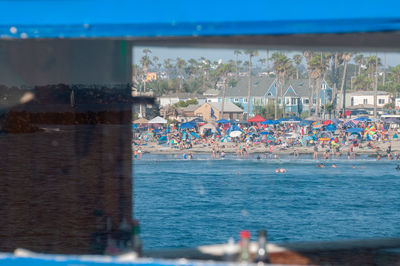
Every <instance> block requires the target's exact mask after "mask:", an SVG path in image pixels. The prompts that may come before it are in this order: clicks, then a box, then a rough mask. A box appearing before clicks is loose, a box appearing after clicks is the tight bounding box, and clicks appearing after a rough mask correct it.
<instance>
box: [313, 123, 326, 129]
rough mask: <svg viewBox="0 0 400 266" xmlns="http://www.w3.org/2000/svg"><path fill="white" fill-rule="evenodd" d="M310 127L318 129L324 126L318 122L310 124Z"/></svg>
mask: <svg viewBox="0 0 400 266" xmlns="http://www.w3.org/2000/svg"><path fill="white" fill-rule="evenodd" d="M311 125H312V128H315V129H318V128H321V127H323V126H324V125H323V124H322V123H320V122H314V123H312V124H311Z"/></svg>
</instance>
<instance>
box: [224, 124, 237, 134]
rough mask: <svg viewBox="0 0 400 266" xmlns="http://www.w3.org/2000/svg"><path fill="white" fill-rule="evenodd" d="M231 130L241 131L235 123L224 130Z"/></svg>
mask: <svg viewBox="0 0 400 266" xmlns="http://www.w3.org/2000/svg"><path fill="white" fill-rule="evenodd" d="M232 131H241V129H240V127H238V126H237V125H232V126H231V127H230V128H228V130H227V131H226V132H227V133H228V134H229V133H231V132H232Z"/></svg>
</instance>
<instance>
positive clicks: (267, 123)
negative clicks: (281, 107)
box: [261, 120, 276, 125]
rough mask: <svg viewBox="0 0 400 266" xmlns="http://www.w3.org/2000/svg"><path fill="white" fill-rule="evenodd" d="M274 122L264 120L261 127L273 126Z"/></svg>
mask: <svg viewBox="0 0 400 266" xmlns="http://www.w3.org/2000/svg"><path fill="white" fill-rule="evenodd" d="M275 124H276V122H275V120H265V121H264V122H261V125H275Z"/></svg>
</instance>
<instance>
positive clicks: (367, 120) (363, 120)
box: [353, 116, 371, 122]
mask: <svg viewBox="0 0 400 266" xmlns="http://www.w3.org/2000/svg"><path fill="white" fill-rule="evenodd" d="M353 120H354V121H358V122H370V121H371V119H369V118H368V117H366V116H360V117H357V118H355V119H353Z"/></svg>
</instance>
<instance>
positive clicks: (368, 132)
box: [364, 125, 376, 139]
mask: <svg viewBox="0 0 400 266" xmlns="http://www.w3.org/2000/svg"><path fill="white" fill-rule="evenodd" d="M375 133H376V127H375V126H374V125H369V126H367V127H366V128H365V130H364V137H366V138H369V139H372V136H373V135H374V134H375Z"/></svg>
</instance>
